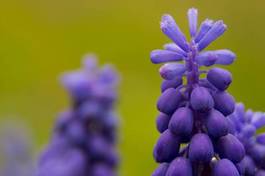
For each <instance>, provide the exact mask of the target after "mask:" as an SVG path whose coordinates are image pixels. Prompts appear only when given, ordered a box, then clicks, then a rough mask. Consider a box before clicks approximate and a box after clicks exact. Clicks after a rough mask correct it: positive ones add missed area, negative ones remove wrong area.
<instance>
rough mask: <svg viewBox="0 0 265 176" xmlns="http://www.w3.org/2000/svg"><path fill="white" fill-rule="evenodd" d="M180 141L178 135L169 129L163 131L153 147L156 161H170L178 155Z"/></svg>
mask: <svg viewBox="0 0 265 176" xmlns="http://www.w3.org/2000/svg"><path fill="white" fill-rule="evenodd" d="M179 147H180V143H179V140H178V137H177V136H176V135H174V134H173V133H172V132H170V130H166V131H164V132H163V133H162V134H161V136H160V138H159V139H158V141H157V143H156V146H155V149H154V158H155V160H156V161H157V162H159V163H163V162H170V161H172V160H173V159H174V158H175V157H177V156H178V153H179Z"/></svg>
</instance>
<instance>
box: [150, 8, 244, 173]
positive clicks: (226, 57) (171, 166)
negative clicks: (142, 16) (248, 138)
mask: <svg viewBox="0 0 265 176" xmlns="http://www.w3.org/2000/svg"><path fill="white" fill-rule="evenodd" d="M187 14H188V20H189V31H190V36H191V41H190V42H188V41H187V40H186V38H185V36H184V34H183V33H182V32H181V30H180V28H179V27H178V25H177V24H176V22H175V20H174V19H173V18H172V17H171V16H170V15H164V16H163V17H162V20H161V25H160V26H161V30H162V31H163V33H164V34H165V35H166V36H167V37H169V38H170V39H171V40H172V41H173V42H174V43H170V44H166V45H165V46H164V48H165V49H164V50H154V51H152V52H151V61H152V62H153V63H155V64H158V63H165V64H164V65H163V66H161V67H160V70H159V71H160V75H161V76H162V78H164V81H163V83H162V85H161V91H162V95H161V96H160V98H159V100H158V102H157V109H158V110H159V111H160V114H159V115H158V117H157V129H158V131H159V132H160V133H161V136H160V138H159V139H158V141H157V144H156V146H155V148H154V158H155V160H156V161H157V162H158V163H161V165H160V166H159V167H158V168H157V170H155V172H154V173H153V176H164V175H167V176H192V175H205V176H206V175H213V176H221V175H222V176H239V171H238V169H237V168H236V164H237V163H239V162H240V161H241V160H242V159H243V158H244V156H245V148H244V146H243V145H242V143H241V142H240V141H239V140H238V139H237V138H236V137H235V136H234V135H233V134H231V133H230V132H229V131H230V127H229V121H228V119H227V118H226V117H227V116H228V115H230V114H232V113H233V112H234V108H235V100H234V98H233V96H232V95H230V94H229V93H228V92H227V91H226V89H227V88H228V87H229V85H230V84H231V82H232V75H231V73H230V72H229V71H227V70H225V69H222V68H218V67H216V65H230V64H232V63H233V61H234V60H235V57H236V56H235V54H234V53H233V52H232V51H230V50H224V49H222V50H214V51H202V50H203V49H205V48H206V47H207V46H208V45H209V44H211V43H212V42H213V41H215V40H216V39H217V38H218V37H220V36H221V35H222V34H223V33H224V32H225V30H226V28H227V26H226V25H225V24H224V23H223V21H221V20H218V21H213V20H209V19H206V20H205V21H203V22H202V24H201V25H200V27H199V29H198V30H197V18H198V11H197V9H195V8H191V9H189V10H188V13H187ZM202 66H205V67H206V68H203V67H202ZM210 66H213V67H212V68H210V69H209V70H208V69H207V67H210ZM204 75H205V76H204ZM203 76H204V77H203ZM235 151H237V152H235Z"/></svg>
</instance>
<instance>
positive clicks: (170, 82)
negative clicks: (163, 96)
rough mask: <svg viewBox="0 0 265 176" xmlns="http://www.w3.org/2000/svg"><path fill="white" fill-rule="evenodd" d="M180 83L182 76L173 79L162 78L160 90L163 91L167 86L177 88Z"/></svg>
mask: <svg viewBox="0 0 265 176" xmlns="http://www.w3.org/2000/svg"><path fill="white" fill-rule="evenodd" d="M181 84H182V78H180V77H179V78H176V79H173V80H163V82H162V85H161V92H164V91H165V90H167V89H168V88H177V87H178V86H180V85H181Z"/></svg>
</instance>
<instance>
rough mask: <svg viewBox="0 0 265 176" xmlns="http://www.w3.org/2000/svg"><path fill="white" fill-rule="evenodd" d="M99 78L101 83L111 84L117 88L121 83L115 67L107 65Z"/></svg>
mask: <svg viewBox="0 0 265 176" xmlns="http://www.w3.org/2000/svg"><path fill="white" fill-rule="evenodd" d="M99 77H100V78H99V79H100V81H102V82H103V83H106V84H111V85H113V86H116V85H117V84H118V83H119V81H120V77H119V74H118V73H117V71H116V69H115V68H114V66H113V65H110V64H108V65H105V66H104V67H103V68H102V69H101V71H100V73H99Z"/></svg>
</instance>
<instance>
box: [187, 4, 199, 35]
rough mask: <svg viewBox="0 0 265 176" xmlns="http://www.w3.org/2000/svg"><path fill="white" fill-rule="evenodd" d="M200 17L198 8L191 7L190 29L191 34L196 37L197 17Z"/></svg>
mask: <svg viewBox="0 0 265 176" xmlns="http://www.w3.org/2000/svg"><path fill="white" fill-rule="evenodd" d="M197 18H198V10H197V9H195V8H190V9H189V10H188V19H189V29H190V36H191V37H195V35H196V33H197V20H198V19H197Z"/></svg>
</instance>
